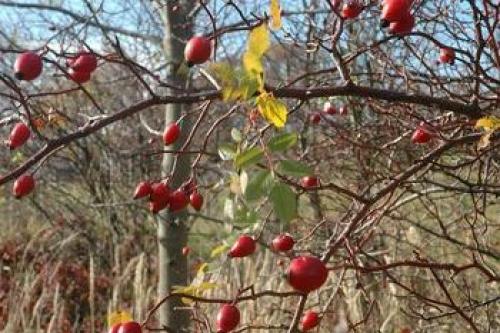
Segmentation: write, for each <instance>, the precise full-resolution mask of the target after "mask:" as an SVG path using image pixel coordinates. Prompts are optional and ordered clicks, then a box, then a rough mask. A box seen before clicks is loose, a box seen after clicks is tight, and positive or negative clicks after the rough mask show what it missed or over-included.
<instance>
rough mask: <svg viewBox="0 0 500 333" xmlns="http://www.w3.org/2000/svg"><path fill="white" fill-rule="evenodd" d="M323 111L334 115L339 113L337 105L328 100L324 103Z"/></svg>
mask: <svg viewBox="0 0 500 333" xmlns="http://www.w3.org/2000/svg"><path fill="white" fill-rule="evenodd" d="M323 112H324V113H326V114H329V115H334V114H336V113H337V109H335V106H333V105H332V104H331V103H330V102H326V103H325V105H323Z"/></svg>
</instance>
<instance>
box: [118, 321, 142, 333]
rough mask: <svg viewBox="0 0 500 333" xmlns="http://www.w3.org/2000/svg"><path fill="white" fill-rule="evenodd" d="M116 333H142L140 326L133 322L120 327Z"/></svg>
mask: <svg viewBox="0 0 500 333" xmlns="http://www.w3.org/2000/svg"><path fill="white" fill-rule="evenodd" d="M118 333H142V328H141V325H140V324H139V323H137V322H135V321H129V322H128V323H124V324H121V325H120V328H119V329H118Z"/></svg>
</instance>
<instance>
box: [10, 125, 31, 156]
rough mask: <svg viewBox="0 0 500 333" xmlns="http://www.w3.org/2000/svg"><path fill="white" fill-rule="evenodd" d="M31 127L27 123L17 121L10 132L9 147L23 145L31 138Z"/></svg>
mask: <svg viewBox="0 0 500 333" xmlns="http://www.w3.org/2000/svg"><path fill="white" fill-rule="evenodd" d="M30 135H31V131H30V128H29V127H28V126H27V125H26V124H25V123H17V124H15V125H14V128H13V129H12V131H11V132H10V137H9V148H10V149H11V150H13V149H16V148H17V147H20V146H22V145H23V144H25V143H26V141H28V139H29V138H30Z"/></svg>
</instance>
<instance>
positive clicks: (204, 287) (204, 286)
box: [198, 282, 217, 292]
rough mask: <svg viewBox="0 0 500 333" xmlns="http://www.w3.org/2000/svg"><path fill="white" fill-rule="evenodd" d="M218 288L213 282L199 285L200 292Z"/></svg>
mask: <svg viewBox="0 0 500 333" xmlns="http://www.w3.org/2000/svg"><path fill="white" fill-rule="evenodd" d="M215 288H217V284H215V283H213V282H202V283H200V284H199V285H198V291H199V292H202V291H205V290H211V289H215Z"/></svg>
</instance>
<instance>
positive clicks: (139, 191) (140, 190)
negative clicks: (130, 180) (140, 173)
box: [133, 182, 152, 199]
mask: <svg viewBox="0 0 500 333" xmlns="http://www.w3.org/2000/svg"><path fill="white" fill-rule="evenodd" d="M151 192H152V189H151V184H149V183H148V182H140V183H139V184H137V187H136V188H135V191H134V197H133V198H134V199H140V198H144V197H147V196H149V195H150V194H151Z"/></svg>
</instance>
